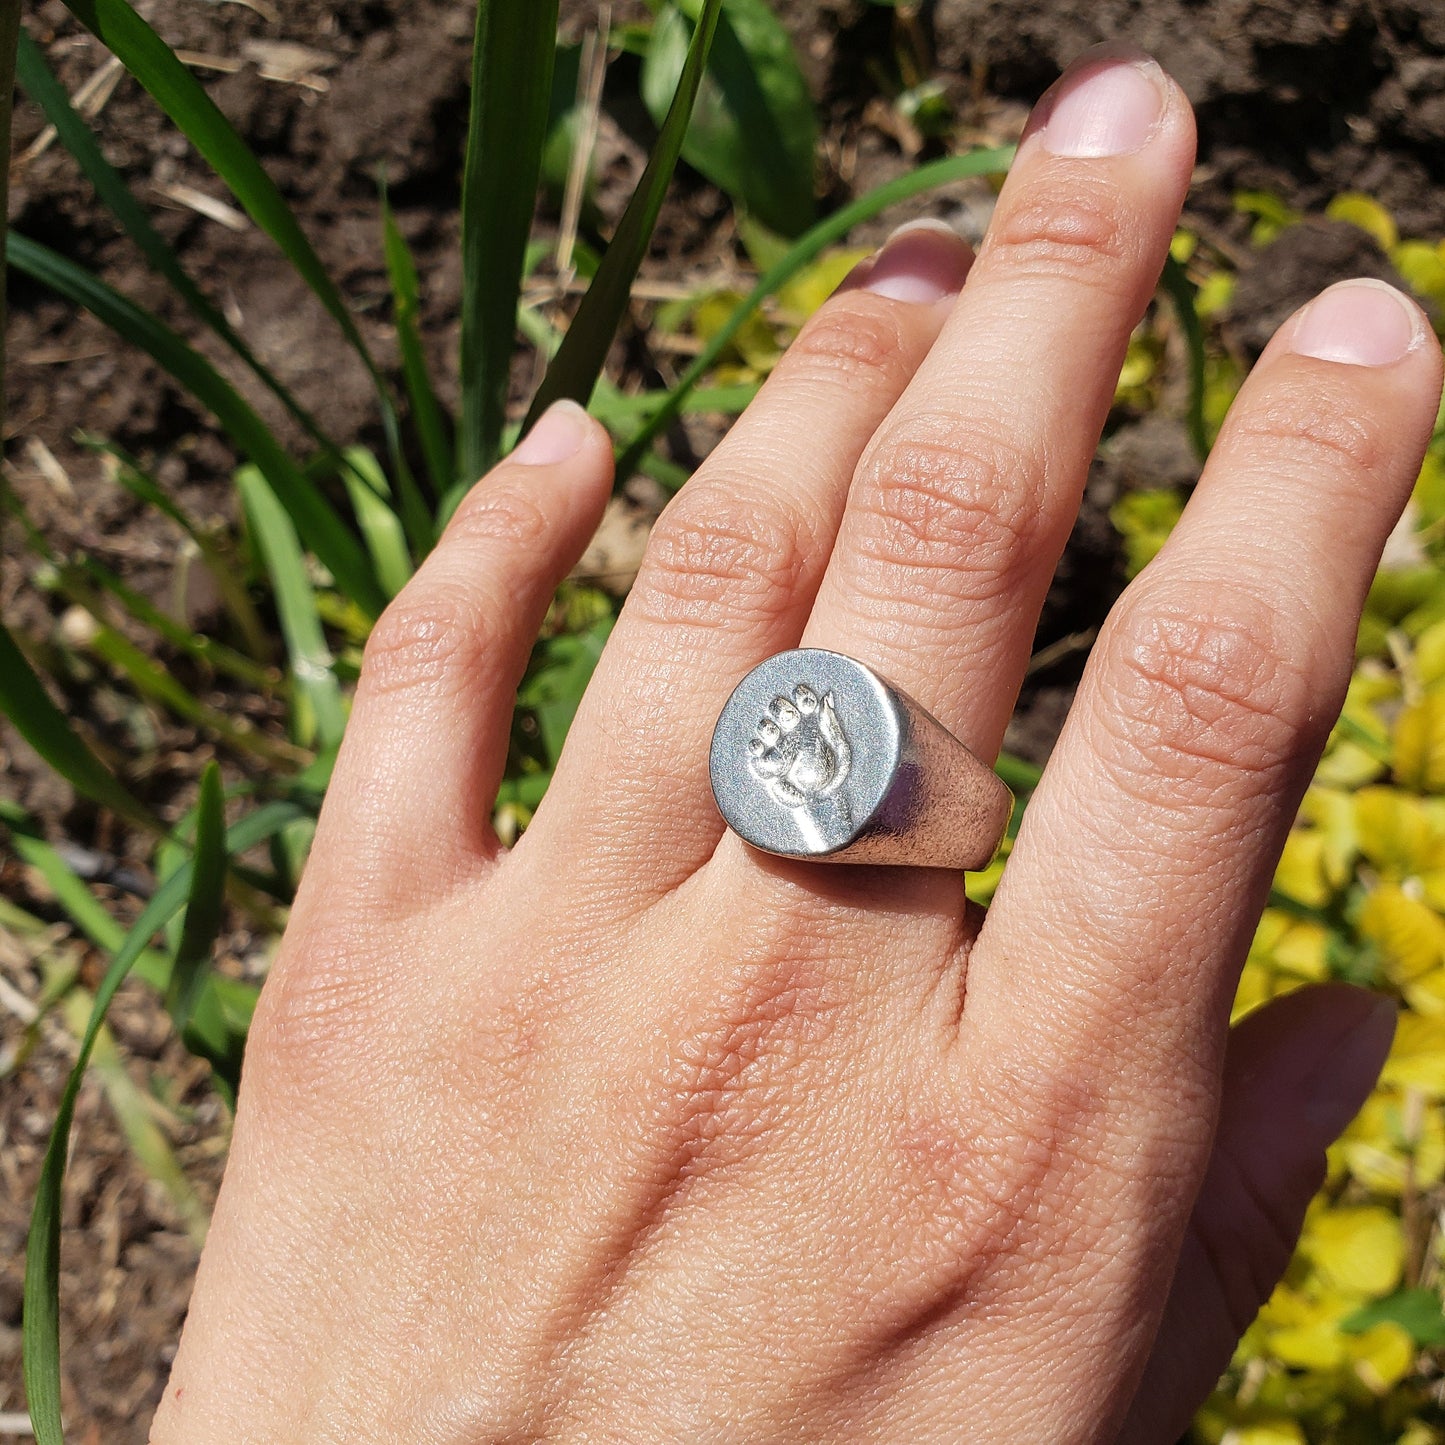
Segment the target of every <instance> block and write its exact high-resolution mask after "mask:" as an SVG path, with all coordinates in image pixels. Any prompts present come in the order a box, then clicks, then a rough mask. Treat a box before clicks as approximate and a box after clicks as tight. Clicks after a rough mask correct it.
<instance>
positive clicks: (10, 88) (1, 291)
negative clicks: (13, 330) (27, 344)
mask: <svg viewBox="0 0 1445 1445" xmlns="http://www.w3.org/2000/svg"><path fill="white" fill-rule="evenodd" d="M19 39H20V0H0V155H3V156H5V157H7V161H8V157H9V155H10V119H11V110H12V108H13V106H14V104H15V47H16V45H17V43H18V42H19ZM0 207H3V208H4V209H3V211H0V214H3V215H6V216H8V215H9V214H10V168H9V165H8V163H7V165H6V168H5V174H4V175H3V176H0ZM4 273H5V268H4V266H3V265H0V281H3V280H4V279H5V274H4ZM5 320H6V317H5V288H4V287H3V286H0V409H3V405H4V401H3V398H4V395H5V391H4V387H5Z"/></svg>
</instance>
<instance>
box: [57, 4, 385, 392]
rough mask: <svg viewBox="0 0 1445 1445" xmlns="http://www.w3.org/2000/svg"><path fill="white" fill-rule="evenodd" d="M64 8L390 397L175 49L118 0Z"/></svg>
mask: <svg viewBox="0 0 1445 1445" xmlns="http://www.w3.org/2000/svg"><path fill="white" fill-rule="evenodd" d="M65 7H66V9H67V10H69V11H70V13H71V14H72V15H74V16H75V18H76V19H77V20H79V21H80V23H81V24H82V25H84V26H85V28H86V29H87V30H89V31H90V32H91V33H92V34H93V35H94V36H95V37H96V38H97V39H98V40H99V41H100V42H101V43H102V44H103V45H105V46H107V47H108V48H109V49H110V50H111V52H112V53H113V54H114V55H115V56H116V57H117V58H118V59H119V60H120V62H121V64H122V65H124V66H125V68H126V69H127V70H128V71H130V73H131V74H132V75H133V76H135V78H136V79H137V80H138V81H140V83H141V84H142V85H143V86H144V87H145V88H146V90H148V91H149V92H150V94H151V96H152V98H153V99H154V100H155V102H156V104H157V105H159V106H160V108H161V109H162V110H163V111H165V113H166V114H167V115H168V116H169V117H170V118H171V120H172V121H173V122H174V123H175V124H176V126H178V127H179V128H180V130H181V131H182V132H183V134H184V135H185V137H186V139H187V140H189V141H190V143H191V144H192V145H193V146H195V148H196V149H197V150H198V151H199V152H200V153H201V155H202V156H203V157H204V158H205V160H206V162H207V163H208V164H209V165H210V167H211V169H212V170H214V171H215V173H216V174H217V175H218V176H219V177H220V178H221V179H222V180H223V181H224V182H225V183H226V184H227V185H228V186H229V187H230V188H231V192H232V194H233V195H234V196H235V197H236V199H237V201H239V202H240V204H241V205H242V207H243V208H244V209H245V211H246V214H247V215H248V216H250V217H251V219H252V220H253V221H254V222H255V223H256V224H257V225H258V226H259V227H260V228H261V229H262V230H263V231H264V232H265V233H266V234H267V235H268V236H269V237H270V238H271V239H272V240H273V241H274V242H275V243H276V245H277V246H279V247H280V248H281V251H282V252H283V254H284V255H285V257H286V259H287V260H288V261H289V262H290V263H291V265H292V267H293V269H294V270H295V271H296V274H297V275H298V276H300V277H301V279H302V280H303V281H305V283H306V285H307V286H308V287H309V288H310V289H311V291H312V293H313V294H314V295H315V296H316V298H317V300H319V301H320V302H321V304H322V305H323V306H324V307H325V308H326V310H327V311H328V312H329V313H330V314H331V316H332V317H333V318H334V319H335V321H336V323H337V325H338V326H340V328H341V330H342V333H343V335H344V336H345V337H346V339H347V340H348V341H349V342H350V343H351V345H352V347H353V348H354V349H355V350H356V353H357V355H358V356H359V357H360V358H361V360H362V362H363V364H364V365H365V366H366V368H367V370H368V371H369V372H370V373H371V375H372V377H373V379H374V380H375V381H376V384H377V387H378V395H379V397H380V399H381V400H382V402H383V404H384V405H387V406H389V405H390V401H389V398H388V397H387V395H386V388H385V384H384V383H383V381H382V379H381V373H380V372H379V370H378V369H377V366H376V363H375V362H374V361H373V360H372V357H371V353H370V351H368V349H367V346H366V343H365V341H363V340H362V337H361V333H360V331H358V330H357V327H356V322H355V320H354V319H353V318H352V315H351V312H350V311H349V310H348V308H347V305H346V302H345V300H343V298H342V295H341V292H340V291H338V290H337V288H336V285H335V283H334V282H333V281H332V279H331V277H330V275H329V274H328V273H327V270H326V267H325V266H324V265H323V264H322V261H321V258H320V256H318V255H317V254H316V251H315V249H314V248H313V247H312V245H311V242H310V241H308V240H307V239H306V235H305V232H303V231H302V229H301V226H300V224H299V223H298V222H297V220H296V217H295V214H294V213H293V212H292V210H291V207H290V206H288V205H287V204H286V200H285V198H284V197H283V196H282V194H281V192H280V191H279V190H278V189H277V187H276V183H275V182H274V181H273V180H272V179H271V177H270V176H269V175H267V174H266V171H265V169H264V168H263V167H262V165H261V163H260V161H258V160H257V159H256V157H255V155H253V154H252V152H251V149H250V147H249V146H247V144H246V142H245V141H244V140H242V138H241V137H240V135H239V134H238V133H237V132H236V130H235V128H234V127H233V126H232V125H231V122H230V121H228V120H227V119H226V117H225V116H224V115H222V114H221V112H220V110H219V109H218V108H217V107H216V104H215V102H214V101H213V100H212V99H211V98H210V96H209V95H207V94H206V92H205V89H204V88H203V87H202V85H201V84H200V82H199V81H198V80H196V78H195V77H194V76H193V75H192V74H191V72H190V71H189V70H187V69H186V67H185V65H184V64H183V63H182V61H181V60H180V59H179V58H178V57H177V55H176V53H175V52H174V51H173V50H172V49H171V48H170V46H168V45H167V44H166V43H165V41H164V40H162V39H161V38H160V36H159V35H157V34H156V32H155V31H154V30H152V29H151V27H150V26H149V25H148V24H146V22H145V21H144V20H142V19H141V17H140V16H139V15H138V14H137V13H136V12H135V10H133V9H132V8H131V6H130V5H128V4H127V3H126V0H65Z"/></svg>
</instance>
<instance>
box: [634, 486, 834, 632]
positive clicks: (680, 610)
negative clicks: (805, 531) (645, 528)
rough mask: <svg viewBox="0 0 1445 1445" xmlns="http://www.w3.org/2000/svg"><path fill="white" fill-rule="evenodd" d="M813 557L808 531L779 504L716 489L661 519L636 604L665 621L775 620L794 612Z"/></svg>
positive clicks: (681, 502) (682, 502)
mask: <svg viewBox="0 0 1445 1445" xmlns="http://www.w3.org/2000/svg"><path fill="white" fill-rule="evenodd" d="M806 551H807V543H806V539H804V538H803V537H802V536H800V524H799V523H798V522H797V521H795V520H794V519H792V518H790V517H789V516H788V515H787V514H786V513H784V512H781V511H780V510H779V509H778V508H777V507H776V506H775V505H772V504H769V503H766V502H764V503H761V504H760V503H759V501H758V498H757V497H756V496H752V495H748V493H747V491H746V490H745V489H743V488H741V487H737V486H734V485H731V484H728V483H725V482H721V481H714V482H710V483H709V484H707V485H706V486H704V487H703V488H700V489H699V490H698V491H697V492H695V493H692V494H690V495H689V494H687V493H684V494H683V495H682V496H680V497H679V498H678V499H677V500H675V501H674V502H673V503H672V504H671V505H670V506H669V507H668V508H667V510H666V511H665V512H664V513H663V514H662V516H661V517H660V518H659V519H658V523H657V525H656V526H655V527H654V528H653V531H652V537H651V539H650V541H649V542H648V546H647V553H646V556H645V557H644V559H643V564H642V570H641V572H640V573H639V574H638V579H637V584H636V586H635V588H634V591H633V605H634V606H636V607H640V608H641V609H642V610H643V611H644V613H645V614H646V615H648V616H650V617H651V618H652V619H653V620H655V621H659V622H668V623H678V622H682V623H689V624H694V625H698V624H700V625H710V624H712V623H714V622H719V623H720V622H721V621H722V620H723V619H724V617H725V616H726V617H727V618H728V620H729V621H731V622H735V621H736V620H737V619H738V618H739V617H740V616H741V617H751V618H756V619H759V620H763V621H771V620H773V619H775V618H777V617H780V616H782V615H783V614H784V613H785V612H786V611H787V610H788V608H789V607H790V606H791V605H792V602H793V599H794V596H795V594H796V589H797V585H798V581H799V576H800V572H801V569H802V567H803V565H804V557H805V553H806Z"/></svg>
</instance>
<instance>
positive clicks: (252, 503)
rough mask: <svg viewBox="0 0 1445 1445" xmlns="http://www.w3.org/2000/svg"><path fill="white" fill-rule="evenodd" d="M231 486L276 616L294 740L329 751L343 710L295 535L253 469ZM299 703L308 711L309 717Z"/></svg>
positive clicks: (336, 737) (334, 743) (336, 739)
mask: <svg viewBox="0 0 1445 1445" xmlns="http://www.w3.org/2000/svg"><path fill="white" fill-rule="evenodd" d="M235 480H236V491H237V494H238V495H239V496H240V498H241V505H242V507H243V508H244V509H245V512H246V517H247V519H248V520H249V522H250V524H251V533H252V536H253V537H254V538H255V542H256V546H257V549H258V550H259V552H260V554H261V560H262V562H263V563H264V565H265V568H266V572H267V575H268V576H269V577H270V579H271V587H272V589H273V591H274V592H275V594H276V612H277V615H278V616H279V617H280V619H281V633H282V636H283V637H285V639H286V653H287V656H288V657H289V658H290V659H291V676H292V679H293V682H294V686H295V689H296V691H295V706H294V708H293V710H292V711H293V718H294V720H295V723H296V733H297V739H298V741H302V742H304V741H305V740H306V739H308V738H309V737H310V736H311V734H312V732H313V731H314V733H315V736H316V740H317V742H318V743H319V744H320V746H321V747H322V748H323V749H325V748H330V747H335V746H337V745H338V744H339V743H340V742H341V734H342V733H343V732H344V731H345V729H346V709H345V707H344V705H343V704H342V701H341V687H340V685H339V684H338V682H337V680H336V673H335V670H334V667H333V663H334V659H333V658H332V656H331V649H330V648H329V647H328V646H327V645H326V634H325V631H324V630H323V628H322V625H321V614H320V613H319V612H318V611H317V608H316V592H315V590H314V589H313V588H312V586H311V579H310V578H309V577H308V576H307V575H306V559H305V557H304V556H302V553H301V544H300V542H299V541H298V540H297V537H296V529H295V528H294V527H293V526H292V525H291V519H290V518H289V517H288V516H287V515H286V512H285V509H284V508H283V507H282V506H281V503H280V502H279V501H278V500H277V498H276V494H275V492H273V491H272V490H271V488H270V487H269V486H268V485H267V483H266V479H265V478H264V477H263V476H262V475H261V472H260V470H259V469H258V468H256V467H241V468H240V469H239V470H238V471H237V472H236V478H235ZM303 703H304V704H307V705H309V716H308V715H307V711H306V710H305V709H303V706H302V704H303Z"/></svg>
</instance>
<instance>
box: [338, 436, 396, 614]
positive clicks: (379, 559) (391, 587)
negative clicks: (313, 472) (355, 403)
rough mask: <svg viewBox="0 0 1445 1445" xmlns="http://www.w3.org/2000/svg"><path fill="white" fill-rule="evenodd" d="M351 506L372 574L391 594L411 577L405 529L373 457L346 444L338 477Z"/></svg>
mask: <svg viewBox="0 0 1445 1445" xmlns="http://www.w3.org/2000/svg"><path fill="white" fill-rule="evenodd" d="M342 480H343V481H344V482H345V483H346V494H347V496H349V497H350V498H351V509H352V511H354V512H355V513H356V521H357V524H358V525H359V526H360V527H361V538H362V541H364V542H365V543H366V550H367V551H368V552H370V553H371V562H372V566H373V567H375V568H376V576H377V579H378V580H379V581H380V583H381V585H382V586H383V587H384V588H385V589H386V594H387V596H388V597H395V596H396V594H397V593H398V592H400V591H401V589H402V588H403V587H405V586H406V584H407V583H408V582H409V581H410V580H411V574H412V570H413V569H412V563H411V555H410V553H408V551H407V548H406V532H405V530H404V529H403V527H402V525H401V522H400V520H399V519H398V517H397V515H396V513H395V512H394V511H392V509H391V489H390V487H388V485H387V481H386V477H385V476H384V475H383V474H382V470H381V468H380V466H378V465H377V461H376V458H375V457H374V456H372V454H371V453H370V452H369V451H367V450H366V448H365V447H350V448H348V450H347V453H346V471H345V473H344V474H343V476H342Z"/></svg>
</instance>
